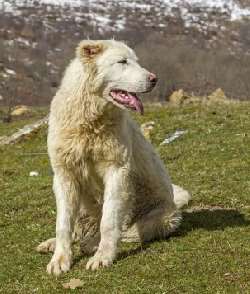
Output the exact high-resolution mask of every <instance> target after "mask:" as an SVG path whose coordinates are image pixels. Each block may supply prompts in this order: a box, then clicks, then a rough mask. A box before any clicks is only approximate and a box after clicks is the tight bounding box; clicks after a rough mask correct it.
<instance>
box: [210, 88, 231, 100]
mask: <svg viewBox="0 0 250 294" xmlns="http://www.w3.org/2000/svg"><path fill="white" fill-rule="evenodd" d="M227 101H228V98H227V96H226V95H225V93H224V91H223V90H222V89H221V88H218V89H216V90H215V91H214V92H213V93H212V94H210V95H209V96H208V99H207V102H209V103H212V102H227Z"/></svg>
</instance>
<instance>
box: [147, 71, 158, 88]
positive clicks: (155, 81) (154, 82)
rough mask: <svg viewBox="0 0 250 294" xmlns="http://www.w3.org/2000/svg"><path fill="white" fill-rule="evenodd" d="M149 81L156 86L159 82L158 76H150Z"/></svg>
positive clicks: (151, 74)
mask: <svg viewBox="0 0 250 294" xmlns="http://www.w3.org/2000/svg"><path fill="white" fill-rule="evenodd" d="M149 81H150V83H151V84H152V85H155V84H156V83H157V81H158V79H157V76H156V75H155V74H153V73H150V74H149Z"/></svg>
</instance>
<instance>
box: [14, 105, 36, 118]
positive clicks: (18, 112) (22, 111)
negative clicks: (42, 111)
mask: <svg viewBox="0 0 250 294" xmlns="http://www.w3.org/2000/svg"><path fill="white" fill-rule="evenodd" d="M31 113H33V111H32V109H31V108H30V107H28V106H25V105H19V106H16V107H15V108H14V110H13V111H12V112H11V115H12V116H22V115H26V114H31Z"/></svg>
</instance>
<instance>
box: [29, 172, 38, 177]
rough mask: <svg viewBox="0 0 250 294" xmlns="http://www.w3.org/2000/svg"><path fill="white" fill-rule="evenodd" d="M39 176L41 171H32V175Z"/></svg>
mask: <svg viewBox="0 0 250 294" xmlns="http://www.w3.org/2000/svg"><path fill="white" fill-rule="evenodd" d="M38 176H39V172H37V171H31V172H30V177H38Z"/></svg>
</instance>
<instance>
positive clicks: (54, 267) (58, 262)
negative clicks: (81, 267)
mask: <svg viewBox="0 0 250 294" xmlns="http://www.w3.org/2000/svg"><path fill="white" fill-rule="evenodd" d="M71 261H72V258H71V254H65V253H60V254H54V255H53V257H52V258H51V261H50V263H49V264H48V265H47V272H48V274H50V275H55V276H59V275H60V274H62V273H65V272H67V271H69V270H70V266H71Z"/></svg>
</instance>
